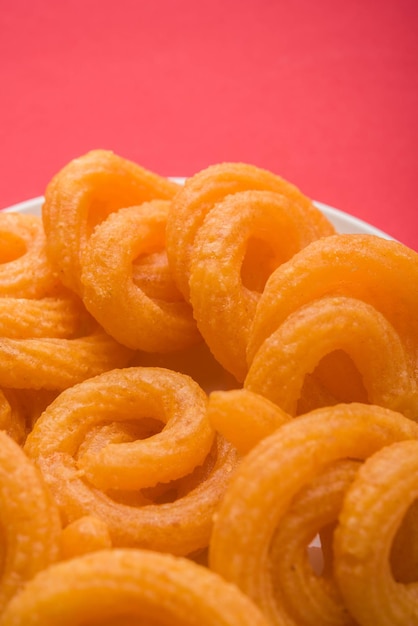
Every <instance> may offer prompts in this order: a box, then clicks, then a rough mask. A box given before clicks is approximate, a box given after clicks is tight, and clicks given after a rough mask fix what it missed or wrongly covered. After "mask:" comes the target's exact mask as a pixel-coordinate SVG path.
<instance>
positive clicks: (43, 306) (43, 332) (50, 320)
mask: <svg viewBox="0 0 418 626" xmlns="http://www.w3.org/2000/svg"><path fill="white" fill-rule="evenodd" d="M83 309H84V307H83V305H82V303H81V302H80V301H79V300H77V299H76V298H74V297H73V296H72V294H65V295H64V294H61V295H58V294H57V295H54V296H48V297H44V298H36V299H35V298H11V297H4V298H1V297H0V337H9V338H11V339H29V338H35V337H36V338H40V337H56V338H59V337H62V338H65V337H71V336H75V335H76V334H78V333H79V332H80V328H82V326H83V321H82V320H83V317H84V320H85V321H84V324H86V321H87V319H88V315H86V313H85V312H84V311H83Z"/></svg>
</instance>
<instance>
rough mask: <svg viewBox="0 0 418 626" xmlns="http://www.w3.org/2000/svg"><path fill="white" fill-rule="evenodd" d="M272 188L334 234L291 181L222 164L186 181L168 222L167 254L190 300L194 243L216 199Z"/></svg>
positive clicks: (321, 231)
mask: <svg viewBox="0 0 418 626" xmlns="http://www.w3.org/2000/svg"><path fill="white" fill-rule="evenodd" d="M248 190H261V191H271V192H274V193H277V194H280V195H281V196H285V197H286V198H287V199H288V201H289V202H291V203H292V205H294V206H296V207H301V209H302V210H303V211H305V213H306V218H307V219H308V220H309V221H311V223H312V224H316V225H317V228H318V236H321V235H329V234H331V233H334V232H335V231H334V228H333V227H332V225H331V224H330V223H329V221H328V220H327V219H326V218H325V217H324V215H323V214H322V213H321V212H320V211H319V210H318V209H317V208H316V207H315V206H314V205H313V204H312V202H311V201H310V200H309V199H308V198H307V197H306V196H305V195H304V194H302V192H301V191H299V189H297V188H296V187H295V186H294V185H292V184H291V183H289V182H287V181H285V180H283V179H282V178H281V177H280V176H277V175H275V174H273V173H272V172H269V171H267V170H264V169H261V168H258V167H256V166H254V165H247V164H244V163H220V164H217V165H212V166H210V167H208V168H206V169H204V170H202V171H200V172H198V173H197V174H195V175H194V176H192V177H191V178H189V179H187V180H186V183H185V185H184V186H183V187H182V188H181V189H180V191H179V192H178V193H177V194H176V196H175V197H174V199H173V202H172V205H171V210H170V215H169V218H168V221H167V254H168V258H169V262H170V266H171V268H172V270H173V274H174V278H175V281H176V283H177V285H178V287H179V289H180V291H181V292H182V293H183V295H184V297H185V298H186V300H189V278H190V265H191V260H192V257H193V246H194V241H195V237H196V235H197V232H198V231H199V229H200V227H201V225H202V224H203V221H204V219H205V217H206V215H207V214H208V213H209V211H211V209H212V208H213V207H214V205H215V204H216V203H217V202H220V201H222V200H223V199H224V198H225V197H226V196H229V195H231V194H235V193H238V192H241V191H248Z"/></svg>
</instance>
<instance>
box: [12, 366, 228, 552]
mask: <svg viewBox="0 0 418 626" xmlns="http://www.w3.org/2000/svg"><path fill="white" fill-rule="evenodd" d="M206 406H207V396H206V394H205V393H204V392H203V391H202V389H201V388H200V387H199V386H198V385H197V383H195V382H194V381H193V380H192V379H191V378H189V377H188V376H185V375H182V374H179V373H176V372H173V371H170V370H163V369H160V368H125V369H123V370H114V371H112V372H107V373H106V374H103V375H101V376H98V377H96V378H93V379H90V380H87V381H85V382H84V383H82V384H80V385H78V386H75V387H73V388H72V389H68V390H66V391H65V392H63V393H62V394H61V395H60V396H59V397H58V398H57V400H56V401H55V402H53V403H52V404H51V405H50V406H49V407H48V408H47V409H46V411H45V412H44V413H43V415H42V416H41V418H40V419H39V420H38V422H37V423H36V424H35V426H34V429H33V431H32V432H31V433H30V435H29V436H28V438H27V441H26V444H25V448H24V449H25V451H26V453H27V454H28V455H29V456H30V457H31V458H34V459H36V461H37V463H38V464H39V466H40V467H41V469H42V471H43V473H44V476H45V479H46V481H47V482H48V484H49V486H50V488H51V490H52V492H53V494H54V497H55V499H56V501H57V502H58V504H59V507H60V509H61V512H62V515H63V518H64V519H65V521H66V523H69V522H72V521H74V520H76V519H78V518H79V517H82V516H85V515H94V516H95V517H97V518H99V519H101V520H103V521H104V522H105V523H106V524H107V525H108V527H109V532H110V535H111V538H112V542H113V544H114V545H119V546H141V547H147V548H151V549H157V550H162V551H163V550H166V551H171V552H174V553H177V554H189V553H192V552H194V551H196V550H199V549H201V548H204V547H205V546H207V544H208V542H209V535H210V531H211V528H212V516H213V514H214V512H215V510H216V508H217V506H218V505H219V502H220V500H221V498H222V496H223V493H224V491H225V488H226V484H227V482H228V481H229V478H230V476H231V474H232V471H233V469H234V468H235V465H236V463H237V454H236V451H235V449H234V448H233V447H232V446H231V445H230V444H227V443H226V442H224V441H223V440H222V439H221V438H219V437H217V438H216V439H215V432H214V430H213V428H212V427H211V426H210V423H209V420H208V418H207V415H206ZM144 420H145V427H144V426H143V425H141V423H142V422H143V421H144ZM111 422H116V426H117V428H115V427H114V426H113V425H112V424H111ZM136 424H138V426H137V425H136ZM129 425H131V428H129ZM92 427H93V430H91V429H92ZM89 431H90V433H89ZM142 437H147V438H144V439H142ZM199 466H201V467H202V469H201V470H199ZM195 472H197V475H196V474H195ZM189 474H192V478H190V477H189ZM202 474H203V475H202ZM161 482H164V483H165V485H166V487H165V488H164V489H163V490H161V488H160V484H159V483H161ZM93 485H96V487H94V486H93ZM97 486H99V487H101V488H102V489H103V491H99V490H98V488H97ZM139 489H142V491H138V490H139ZM155 490H157V493H155ZM170 491H172V492H175V493H174V495H171V497H168V496H169V492H170ZM154 499H155V500H156V501H155V502H154ZM158 500H159V501H158Z"/></svg>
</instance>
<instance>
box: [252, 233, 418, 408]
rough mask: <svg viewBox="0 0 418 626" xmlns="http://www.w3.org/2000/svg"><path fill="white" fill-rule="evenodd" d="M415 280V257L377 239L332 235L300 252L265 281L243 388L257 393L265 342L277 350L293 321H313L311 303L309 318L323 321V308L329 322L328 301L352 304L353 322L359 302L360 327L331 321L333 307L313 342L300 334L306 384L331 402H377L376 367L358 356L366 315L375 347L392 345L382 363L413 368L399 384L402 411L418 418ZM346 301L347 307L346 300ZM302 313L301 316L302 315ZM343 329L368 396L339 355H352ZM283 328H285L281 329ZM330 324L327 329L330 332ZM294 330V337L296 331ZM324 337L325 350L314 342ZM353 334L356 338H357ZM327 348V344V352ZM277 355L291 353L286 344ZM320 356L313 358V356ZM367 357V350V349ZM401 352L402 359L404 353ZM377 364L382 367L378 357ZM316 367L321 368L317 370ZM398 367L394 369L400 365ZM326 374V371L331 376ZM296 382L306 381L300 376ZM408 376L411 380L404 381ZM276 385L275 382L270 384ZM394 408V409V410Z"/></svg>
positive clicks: (417, 278)
mask: <svg viewBox="0 0 418 626" xmlns="http://www.w3.org/2000/svg"><path fill="white" fill-rule="evenodd" d="M417 282H418V254H417V253H415V252H414V251H413V250H410V249H409V248H407V247H406V246H404V245H402V244H400V243H398V242H395V241H390V240H386V239H382V238H380V237H377V236H375V235H334V236H331V237H324V238H322V239H320V240H318V241H315V242H312V243H311V244H309V246H307V247H306V248H304V249H303V250H301V251H300V252H298V253H296V254H295V255H294V256H293V257H292V258H291V259H290V260H289V261H288V262H287V263H284V264H282V265H281V266H280V267H278V268H277V269H276V270H275V271H274V272H273V274H272V275H271V276H270V278H269V280H268V281H267V283H266V287H265V289H264V291H263V294H262V295H261V297H260V301H259V304H258V306H257V311H256V315H255V318H254V324H253V327H252V330H251V333H250V336H249V341H248V354H247V356H248V363H249V366H250V369H251V370H252V371H251V374H250V375H249V380H247V381H246V384H248V385H249V387H250V388H252V383H251V382H250V381H251V380H255V378H257V372H256V370H257V366H256V365H253V362H254V360H255V359H256V358H257V353H258V351H260V354H259V357H258V362H259V363H261V361H262V356H261V355H262V352H263V351H264V350H265V351H266V353H267V352H268V351H269V347H268V342H269V341H270V342H271V347H272V351H273V344H276V345H277V346H278V344H279V343H280V333H281V332H282V331H283V333H285V332H289V331H290V328H291V321H290V320H291V319H293V320H297V319H298V315H300V317H303V316H304V315H305V317H306V319H307V318H308V317H309V315H308V314H309V308H308V305H312V307H313V308H312V309H310V310H311V312H313V313H315V311H316V312H317V315H318V316H321V315H322V314H321V313H320V309H321V306H322V305H323V306H324V307H325V308H324V314H323V319H325V316H326V315H327V305H326V303H327V302H331V300H327V298H330V297H332V296H333V297H334V296H335V297H346V298H351V299H352V305H351V311H352V315H354V316H356V302H357V301H358V317H355V320H356V322H355V323H354V322H352V323H349V322H348V315H349V313H348V310H347V312H344V313H342V314H341V315H340V314H338V315H335V320H334V323H333V322H332V321H331V317H332V313H331V312H330V311H331V309H330V307H329V306H328V315H329V318H328V320H329V321H328V324H324V325H323V322H322V321H321V318H320V317H319V318H318V323H319V322H321V324H320V326H319V327H318V328H312V341H310V337H311V332H309V336H307V337H305V338H303V337H302V335H301V333H300V334H299V336H298V342H299V347H300V349H301V350H304V352H305V354H306V356H304V358H303V362H305V363H306V367H304V368H303V369H304V375H305V374H307V373H310V374H312V376H310V379H311V380H310V381H309V383H310V385H311V386H312V383H315V384H317V386H318V385H319V386H320V387H321V386H322V387H323V388H324V390H325V395H326V393H328V394H329V395H330V397H331V398H334V403H335V402H339V401H340V402H341V401H344V402H347V401H351V400H357V401H372V400H371V399H370V397H369V396H370V395H371V396H372V397H376V396H375V392H373V391H371V387H370V385H371V384H372V383H371V378H372V374H371V371H372V368H373V365H372V363H371V364H370V368H369V367H368V364H367V363H366V362H364V363H363V364H362V365H361V366H360V367H359V358H358V356H359V355H360V353H361V346H360V343H361V342H360V343H359V338H360V336H361V333H362V332H366V331H365V330H363V331H362V330H361V329H360V328H359V326H360V319H361V318H362V316H363V324H366V325H367V327H369V328H370V329H372V328H373V327H374V329H375V330H374V331H372V334H373V336H375V337H376V340H377V341H378V342H382V348H383V343H384V342H385V341H386V340H384V336H385V334H386V337H387V340H388V341H389V343H387V344H386V347H385V348H383V349H384V353H387V354H386V357H384V358H382V359H381V360H388V359H391V358H394V359H395V360H396V361H397V364H398V366H399V367H403V361H405V359H406V361H407V362H408V367H407V370H406V371H405V372H404V373H400V374H399V375H400V376H401V378H402V377H403V378H404V382H402V381H400V388H399V391H398V395H399V410H401V411H402V412H403V413H405V414H407V415H409V416H411V417H414V418H416V417H417V409H418V407H417V395H416V385H417V369H418V321H417V316H416V314H415V311H416V310H417V307H418V290H416V289H414V288H411V285H414V284H416V283H417ZM346 302H347V304H348V300H347V301H346ZM364 305H369V307H372V308H374V309H375V311H376V313H372V311H371V308H369V309H368V311H369V313H367V314H366V309H365V306H364ZM340 308H341V307H340ZM300 310H301V311H302V312H301V313H298V312H299V311H300ZM362 311H363V313H362ZM292 315H293V316H294V317H293V318H292V317H291V316H292ZM373 317H374V322H373ZM344 318H345V322H344ZM379 319H380V321H379ZM367 320H368V321H367ZM344 323H345V325H346V328H347V334H348V333H350V334H353V335H352V336H353V344H357V348H356V347H355V345H353V346H351V348H350V356H353V353H354V352H356V351H357V352H358V354H357V356H356V357H355V359H356V366H357V368H359V369H360V371H361V374H362V375H363V376H364V375H366V379H367V383H366V381H365V380H364V379H363V383H364V385H365V386H367V385H368V388H367V390H366V392H364V388H361V386H362V384H363V383H361V382H360V388H359V386H358V381H357V382H356V381H354V384H353V378H352V374H354V376H355V374H356V373H357V378H358V369H357V368H353V367H352V364H351V367H350V366H349V362H348V361H347V360H344V361H342V360H341V357H346V356H347V344H348V343H349V340H348V339H347V341H345V342H344V339H343V337H342V335H343V334H344V331H343V328H342V325H344ZM282 325H283V329H281V327H282ZM300 325H301V326H302V325H303V324H302V320H300ZM327 325H328V330H326V327H327ZM332 327H334V328H332ZM349 327H350V328H349ZM380 328H381V329H382V332H381V337H380V338H379V339H377V335H379V330H380ZM286 329H287V330H286ZM321 329H322V330H321ZM384 329H386V330H384ZM294 331H295V332H297V331H296V328H295V329H294ZM276 332H277V333H278V335H276V339H277V341H276V339H275V338H274V337H273V335H274V334H275V333H276ZM301 332H302V331H301ZM321 332H322V334H323V338H322V339H320V341H319V343H320V345H321V346H322V348H321V349H320V348H319V345H318V346H317V347H316V341H317V339H318V338H319V337H316V338H315V339H314V335H315V333H317V335H318V333H319V334H321ZM338 335H340V339H339V340H338V341H337V342H336V343H333V342H332V341H331V337H333V336H334V338H335V337H336V336H338ZM389 335H391V336H392V339H389ZM355 336H357V338H358V339H355ZM341 341H342V342H343V343H345V346H343V351H341V350H339V349H338V348H339V347H340V346H339V345H338V344H341ZM303 342H305V348H302V343H303ZM327 342H329V345H328V347H327V345H326V344H327ZM366 343H367V342H366ZM395 344H399V347H398V348H395ZM376 345H377V344H376ZM280 349H282V350H285V349H286V346H285V343H284V344H283V345H282V346H281V347H280V348H279V350H280ZM292 349H293V348H292ZM392 349H394V350H395V352H394V353H393V355H392V357H390V356H389V353H391V351H392ZM315 351H316V357H315V356H314V353H315ZM368 351H369V352H370V350H369V349H368ZM401 352H402V353H403V355H404V356H402V355H401ZM310 353H311V354H310ZM327 353H328V355H327V356H326V357H325V359H327V367H324V365H325V359H322V362H321V361H320V359H321V356H324V355H326V354H327ZM309 354H310V356H309ZM396 355H398V356H396ZM370 356H371V355H370ZM363 358H365V359H366V358H368V356H367V355H366V353H364V355H363ZM315 359H316V362H315ZM372 362H373V361H372ZM308 363H309V366H308ZM374 363H375V364H377V361H376V359H375V361H374ZM315 365H317V366H318V367H317V369H316V370H315ZM386 366H387V367H390V364H389V363H386ZM393 366H394V367H395V365H393ZM380 367H385V365H383V364H381V366H380ZM327 368H328V371H326V370H327ZM267 369H268V368H267V367H266V371H265V373H267ZM313 370H315V371H313ZM298 376H301V373H300V374H299V375H298ZM254 377H255V378H254ZM408 377H409V382H408V381H407V380H406V379H407V378H408ZM260 378H261V373H260ZM271 384H273V383H272V381H271ZM392 384H393V381H392ZM405 384H406V387H405ZM266 385H267V386H269V385H270V383H268V382H266ZM297 385H299V383H297ZM356 385H357V388H356ZM299 386H300V385H299ZM372 386H374V383H373V384H372ZM257 388H258V383H257ZM350 389H352V390H353V391H350ZM292 393H293V392H292ZM364 393H365V397H364ZM352 394H353V395H352ZM403 394H405V396H403ZM395 395H396V392H395ZM295 399H296V398H295V397H294V396H293V397H292V398H291V400H290V402H291V404H292V406H291V408H290V409H288V410H292V411H294V410H295V406H294V405H295ZM302 400H303V394H302ZM373 401H374V400H373ZM378 402H380V400H378ZM395 404H396V401H395ZM391 406H393V405H392V404H391ZM394 408H396V406H395V407H394ZM397 410H398V409H397Z"/></svg>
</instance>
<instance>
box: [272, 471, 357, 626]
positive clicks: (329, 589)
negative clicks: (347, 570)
mask: <svg viewBox="0 0 418 626" xmlns="http://www.w3.org/2000/svg"><path fill="white" fill-rule="evenodd" d="M359 466H360V462H359V461H355V460H349V459H343V460H340V461H336V462H334V463H331V464H330V465H328V466H327V467H326V468H325V469H324V470H323V471H322V472H321V473H320V474H318V476H317V477H316V478H315V479H314V480H313V481H312V483H310V484H308V485H307V486H306V487H305V488H303V489H302V490H301V491H300V492H299V493H297V494H296V496H295V497H294V498H293V500H292V503H291V505H290V507H289V509H288V510H287V512H286V513H285V514H284V515H283V516H282V518H281V520H280V524H279V526H278V528H277V530H276V532H275V534H274V537H273V540H272V544H271V547H270V554H269V558H270V563H271V577H272V580H274V585H275V589H276V591H275V596H276V601H279V602H280V603H281V604H282V605H283V607H284V613H287V616H286V620H287V621H284V619H283V622H284V623H286V624H296V625H297V626H302V625H303V626H317V624H329V625H331V624H332V625H334V626H337V625H338V626H342V625H343V624H351V623H353V620H352V618H351V616H350V615H348V614H347V608H346V606H345V603H344V601H343V599H342V597H341V593H340V590H339V587H338V585H337V583H336V581H335V578H334V572H333V555H332V537H333V533H332V532H331V531H332V530H333V528H335V525H336V524H337V521H338V516H339V513H340V511H341V507H342V503H343V499H344V497H345V493H346V491H347V489H348V487H349V486H350V484H351V482H352V481H353V479H354V477H355V475H356V473H357V470H358V468H359ZM317 535H319V536H320V539H321V542H320V543H321V547H320V548H318V547H315V543H317V541H316V539H317ZM315 556H316V557H319V558H320V561H322V562H319V563H318V562H315Z"/></svg>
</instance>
